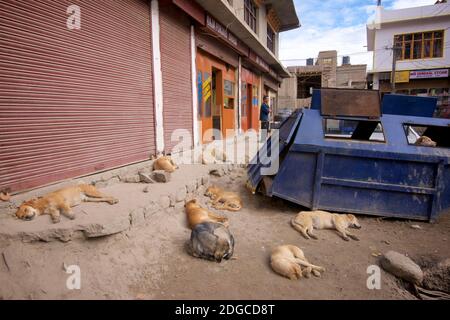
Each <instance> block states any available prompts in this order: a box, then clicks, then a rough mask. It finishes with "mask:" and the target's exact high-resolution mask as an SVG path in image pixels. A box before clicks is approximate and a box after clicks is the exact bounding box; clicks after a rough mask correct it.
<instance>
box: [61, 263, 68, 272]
mask: <svg viewBox="0 0 450 320" xmlns="http://www.w3.org/2000/svg"><path fill="white" fill-rule="evenodd" d="M62 267H63V270H64V272H67V265H66V263H65V262H63V265H62Z"/></svg>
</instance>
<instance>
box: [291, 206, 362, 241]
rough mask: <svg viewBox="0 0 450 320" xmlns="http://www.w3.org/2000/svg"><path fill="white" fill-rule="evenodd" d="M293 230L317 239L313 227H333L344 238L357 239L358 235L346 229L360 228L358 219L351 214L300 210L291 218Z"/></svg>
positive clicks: (346, 239)
mask: <svg viewBox="0 0 450 320" xmlns="http://www.w3.org/2000/svg"><path fill="white" fill-rule="evenodd" d="M291 224H292V226H293V227H294V229H295V230H297V231H299V232H300V233H301V234H302V235H303V236H304V237H305V238H306V239H310V237H311V238H313V239H317V237H316V235H315V234H314V233H313V230H314V229H318V230H319V229H335V230H337V232H338V234H339V235H340V236H341V237H342V238H343V239H344V240H345V241H349V240H350V239H349V238H352V239H354V240H358V241H359V239H358V237H356V236H355V235H353V234H352V233H350V232H349V231H347V228H349V227H352V228H357V229H360V228H361V225H360V224H359V222H358V219H356V217H355V216H354V215H352V214H336V213H330V212H326V211H302V212H300V213H299V214H298V215H297V216H296V217H295V218H293V219H292V220H291Z"/></svg>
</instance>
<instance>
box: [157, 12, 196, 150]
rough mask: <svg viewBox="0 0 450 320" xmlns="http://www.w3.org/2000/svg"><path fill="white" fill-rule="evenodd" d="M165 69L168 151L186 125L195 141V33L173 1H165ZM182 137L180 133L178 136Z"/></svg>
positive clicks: (164, 84) (162, 29)
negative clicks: (192, 60) (192, 57)
mask: <svg viewBox="0 0 450 320" xmlns="http://www.w3.org/2000/svg"><path fill="white" fill-rule="evenodd" d="M160 28H161V71H162V80H163V100H164V101H163V103H164V144H165V149H166V152H167V153H170V152H171V151H172V148H173V147H174V146H175V145H176V144H177V141H171V138H172V133H173V131H174V130H176V129H186V130H188V131H189V133H190V135H191V144H192V117H193V115H192V80H191V79H192V78H191V73H192V72H191V43H190V42H191V33H190V20H189V18H188V17H187V16H186V15H185V14H184V13H183V12H182V11H181V10H179V9H178V8H177V7H175V6H173V5H161V7H160ZM177 138H178V137H177Z"/></svg>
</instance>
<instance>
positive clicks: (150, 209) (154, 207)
mask: <svg viewBox="0 0 450 320" xmlns="http://www.w3.org/2000/svg"><path fill="white" fill-rule="evenodd" d="M159 210H161V207H160V204H159V203H157V202H154V201H152V202H151V203H150V204H148V205H147V206H146V207H145V209H144V216H145V219H148V218H150V217H151V216H152V215H153V214H155V213H157V212H158V211H159Z"/></svg>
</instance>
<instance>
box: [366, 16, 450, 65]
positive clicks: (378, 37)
mask: <svg viewBox="0 0 450 320" xmlns="http://www.w3.org/2000/svg"><path fill="white" fill-rule="evenodd" d="M449 28H450V19H449V17H436V18H434V19H431V20H428V19H426V20H420V21H413V20H412V21H403V22H397V23H393V24H387V25H386V24H384V25H383V26H382V29H381V30H376V33H375V52H374V66H373V71H375V72H386V71H391V70H392V50H386V49H385V47H390V48H391V47H392V46H393V42H394V35H396V34H403V33H414V32H423V31H433V30H443V29H444V30H445V29H447V30H445V34H444V57H443V58H433V59H419V60H409V61H398V62H397V70H418V69H433V68H449V67H450V43H449V37H450V33H449V31H450V30H449ZM446 47H447V48H446Z"/></svg>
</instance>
